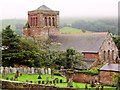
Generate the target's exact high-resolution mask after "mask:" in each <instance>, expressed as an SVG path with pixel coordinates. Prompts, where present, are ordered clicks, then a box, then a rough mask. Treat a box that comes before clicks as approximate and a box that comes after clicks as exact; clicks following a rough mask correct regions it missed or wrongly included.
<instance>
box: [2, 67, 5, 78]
mask: <svg viewBox="0 0 120 90" xmlns="http://www.w3.org/2000/svg"><path fill="white" fill-rule="evenodd" d="M2 76H3V77H4V76H6V70H5V68H4V69H3V72H2Z"/></svg>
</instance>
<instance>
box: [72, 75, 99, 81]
mask: <svg viewBox="0 0 120 90" xmlns="http://www.w3.org/2000/svg"><path fill="white" fill-rule="evenodd" d="M71 77H72V80H73V81H74V82H79V83H81V82H82V83H90V81H91V80H97V81H98V75H91V74H83V73H74V74H72V75H71Z"/></svg>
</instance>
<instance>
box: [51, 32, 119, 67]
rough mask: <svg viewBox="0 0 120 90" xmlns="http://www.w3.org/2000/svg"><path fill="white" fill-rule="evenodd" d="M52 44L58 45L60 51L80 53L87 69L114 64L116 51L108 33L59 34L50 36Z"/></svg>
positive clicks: (116, 55)
mask: <svg viewBox="0 0 120 90" xmlns="http://www.w3.org/2000/svg"><path fill="white" fill-rule="evenodd" d="M50 38H51V41H52V42H57V43H60V44H61V46H60V49H61V50H62V51H65V50H66V49H68V48H74V49H75V50H77V51H78V52H80V53H82V54H83V56H84V60H83V61H85V62H86V63H87V66H88V67H92V66H96V65H98V64H104V63H116V59H117V57H118V49H117V47H116V45H115V43H114V41H113V39H112V35H111V34H110V33H108V32H100V33H89V34H77V35H75V34H59V35H57V36H51V37H50Z"/></svg>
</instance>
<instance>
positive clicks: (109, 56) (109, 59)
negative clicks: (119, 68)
mask: <svg viewBox="0 0 120 90" xmlns="http://www.w3.org/2000/svg"><path fill="white" fill-rule="evenodd" d="M108 63H110V50H108Z"/></svg>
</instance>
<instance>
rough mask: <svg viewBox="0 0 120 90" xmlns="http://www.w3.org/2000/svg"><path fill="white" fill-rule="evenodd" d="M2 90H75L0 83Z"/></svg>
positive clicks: (38, 85)
mask: <svg viewBox="0 0 120 90" xmlns="http://www.w3.org/2000/svg"><path fill="white" fill-rule="evenodd" d="M1 82H2V90H4V89H5V90H7V89H9V90H76V89H75V88H60V87H54V86H45V85H40V84H32V83H19V82H12V81H1Z"/></svg>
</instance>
